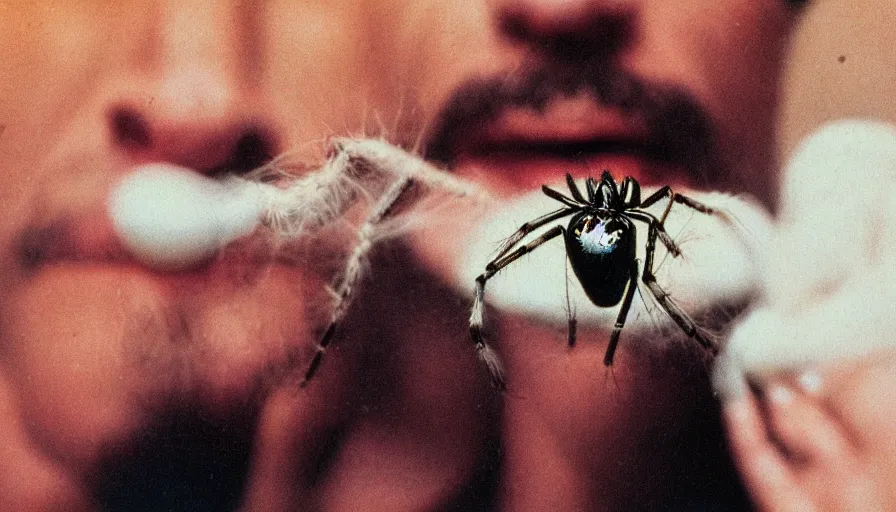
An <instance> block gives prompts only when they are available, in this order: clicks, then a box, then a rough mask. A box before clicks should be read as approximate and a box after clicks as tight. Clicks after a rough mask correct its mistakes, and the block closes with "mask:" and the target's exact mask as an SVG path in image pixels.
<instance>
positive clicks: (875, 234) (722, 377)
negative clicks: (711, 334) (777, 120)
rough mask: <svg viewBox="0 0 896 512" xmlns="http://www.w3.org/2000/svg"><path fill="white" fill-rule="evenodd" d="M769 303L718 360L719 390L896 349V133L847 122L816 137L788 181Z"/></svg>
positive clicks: (766, 293)
mask: <svg viewBox="0 0 896 512" xmlns="http://www.w3.org/2000/svg"><path fill="white" fill-rule="evenodd" d="M783 178H784V182H783V189H782V192H783V194H782V203H781V214H780V219H779V222H778V225H777V226H776V232H775V235H774V238H773V239H772V240H771V241H770V242H769V243H767V244H766V245H765V249H766V250H765V251H764V254H765V256H766V257H765V258H764V259H763V273H762V274H763V279H762V292H763V296H762V299H761V301H760V303H759V305H758V307H757V308H756V309H755V310H754V311H753V312H752V313H751V314H750V315H749V316H748V317H747V318H746V319H745V320H744V321H743V322H742V323H741V324H740V325H739V326H738V328H737V329H736V330H735V331H734V333H733V335H732V336H731V338H730V340H729V342H728V346H727V348H726V350H725V351H724V352H723V354H722V355H721V359H720V362H719V366H718V369H717V372H716V386H717V388H718V389H719V391H720V392H722V393H723V394H725V393H727V394H736V393H738V392H740V391H741V390H742V389H743V386H744V382H745V380H747V379H752V380H753V381H761V380H762V379H763V378H764V377H766V376H768V375H769V374H772V373H775V372H779V371H782V370H792V369H798V368H800V367H804V366H807V365H812V364H815V363H820V362H825V361H831V360H834V359H838V358H849V357H856V356H862V355H867V354H869V353H871V352H873V351H875V350H878V349H881V348H884V347H896V336H894V335H893V333H894V332H896V130H894V129H893V127H892V126H890V125H886V124H882V123H874V122H866V121H841V122H838V123H835V124H832V125H828V126H826V127H824V128H822V129H821V130H819V131H818V132H816V133H815V134H814V135H812V136H810V137H809V138H808V139H806V141H804V143H803V144H802V145H801V146H800V148H798V150H797V152H796V153H795V155H794V157H793V158H792V160H791V161H790V163H789V165H788V166H787V168H786V170H785V174H784V176H783Z"/></svg>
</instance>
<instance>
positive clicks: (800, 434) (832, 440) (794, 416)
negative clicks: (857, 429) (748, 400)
mask: <svg viewBox="0 0 896 512" xmlns="http://www.w3.org/2000/svg"><path fill="white" fill-rule="evenodd" d="M764 397H765V400H764V402H765V405H766V418H767V424H768V426H769V430H770V434H771V436H772V437H773V438H774V440H775V441H776V442H777V443H779V445H780V447H781V448H782V449H783V451H784V453H785V455H786V456H788V457H789V458H790V459H791V462H793V463H796V464H797V465H803V466H829V465H832V464H833V465H836V466H842V465H844V464H847V463H849V462H851V461H852V460H853V457H854V449H853V447H852V446H851V441H850V439H849V438H848V436H847V435H846V432H845V431H844V430H843V428H842V427H841V426H840V425H839V423H838V421H837V419H836V418H834V417H833V416H832V415H831V414H830V413H829V412H828V411H826V409H825V408H824V405H823V403H822V402H821V401H820V400H819V399H818V398H816V397H814V396H812V395H809V394H807V393H802V392H797V391H796V390H795V389H794V387H792V386H791V385H789V384H786V383H784V382H783V381H776V382H774V383H772V384H770V385H769V386H768V387H767V388H766V392H765V393H764Z"/></svg>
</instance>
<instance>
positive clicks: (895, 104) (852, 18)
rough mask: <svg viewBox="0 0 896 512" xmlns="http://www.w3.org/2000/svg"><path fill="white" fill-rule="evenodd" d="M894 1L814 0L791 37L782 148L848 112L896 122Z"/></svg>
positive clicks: (783, 112)
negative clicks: (794, 35)
mask: <svg viewBox="0 0 896 512" xmlns="http://www.w3.org/2000/svg"><path fill="white" fill-rule="evenodd" d="M893 31H896V0H814V1H813V3H812V4H811V5H810V7H809V8H808V9H807V11H806V13H805V16H804V18H803V19H802V22H801V26H800V28H799V30H798V31H797V34H796V37H795V39H794V41H793V44H794V48H793V58H792V61H791V63H790V66H789V70H788V73H787V75H786V78H785V96H784V105H783V109H782V117H781V122H780V136H781V144H780V148H781V150H782V152H783V154H785V155H786V154H787V153H788V152H789V151H790V150H791V149H792V148H793V147H794V145H795V144H796V143H797V142H798V141H799V140H800V139H801V138H802V137H803V136H805V135H806V134H808V133H809V132H810V131H811V130H812V129H813V128H814V127H816V126H818V125H819V124H821V123H824V122H825V121H828V120H831V119H837V118H841V117H846V116H861V117H873V118H876V119H886V120H889V121H893V122H896V45H894V42H896V36H894V35H892V32H893Z"/></svg>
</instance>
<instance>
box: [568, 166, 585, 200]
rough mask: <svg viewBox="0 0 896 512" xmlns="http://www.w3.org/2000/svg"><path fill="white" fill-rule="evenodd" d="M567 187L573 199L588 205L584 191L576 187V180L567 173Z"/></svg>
mask: <svg viewBox="0 0 896 512" xmlns="http://www.w3.org/2000/svg"><path fill="white" fill-rule="evenodd" d="M566 186H567V187H569V193H570V194H572V198H573V199H575V200H576V201H578V202H580V203H587V202H588V201H587V200H585V196H583V195H582V191H581V190H579V186H578V185H576V180H574V179H573V178H572V174H569V173H566Z"/></svg>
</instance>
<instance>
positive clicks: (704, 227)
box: [455, 185, 770, 333]
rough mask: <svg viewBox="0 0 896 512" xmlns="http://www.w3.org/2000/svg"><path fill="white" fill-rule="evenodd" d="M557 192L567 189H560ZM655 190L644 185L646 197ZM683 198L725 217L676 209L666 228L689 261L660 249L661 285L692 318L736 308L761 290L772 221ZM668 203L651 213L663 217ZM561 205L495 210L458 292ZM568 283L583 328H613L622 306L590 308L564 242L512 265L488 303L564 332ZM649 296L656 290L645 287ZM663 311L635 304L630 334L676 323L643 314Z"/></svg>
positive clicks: (741, 204)
mask: <svg viewBox="0 0 896 512" xmlns="http://www.w3.org/2000/svg"><path fill="white" fill-rule="evenodd" d="M554 188H555V189H556V190H561V191H562V190H565V185H557V186H555V187H554ZM654 190H655V188H651V187H645V189H644V190H643V191H642V195H643V196H644V197H647V196H648V195H649V194H650V193H652V192H653V191H654ZM676 191H677V192H679V193H683V194H685V195H688V196H689V197H691V198H693V199H695V200H697V201H701V202H703V203H705V204H707V205H709V206H712V207H714V208H717V209H719V210H720V211H721V212H722V215H720V216H709V215H706V214H703V213H700V212H697V211H695V210H693V209H691V208H689V207H687V206H684V205H681V204H675V205H674V206H673V207H672V211H671V213H670V215H669V217H668V219H667V220H666V229H667V231H668V232H669V234H670V235H671V236H672V238H674V239H675V241H676V243H678V245H679V247H680V248H681V251H682V256H681V257H679V258H674V257H672V256H671V255H668V254H667V252H666V249H665V248H664V247H663V246H662V244H661V243H659V242H658V243H657V252H656V257H655V258H656V259H655V262H654V267H655V268H654V270H655V273H656V276H657V280H658V282H659V284H660V286H662V287H663V288H665V289H666V290H667V291H668V292H669V293H670V294H671V296H672V297H673V298H674V299H675V300H676V302H678V303H679V305H681V306H682V308H683V309H684V310H685V311H687V312H688V313H691V314H696V313H698V312H700V311H703V310H705V309H706V308H708V307H711V306H714V305H716V304H718V303H719V302H720V301H722V302H737V301H738V300H740V299H742V298H744V297H746V296H747V295H748V294H751V293H753V292H755V290H756V286H757V283H758V279H759V277H758V273H757V268H756V266H755V265H754V262H755V260H756V258H755V255H754V254H753V252H754V251H756V250H761V248H762V245H763V244H764V239H765V237H766V236H767V232H768V230H769V229H770V228H769V226H770V224H769V222H770V221H769V219H768V216H767V215H766V213H765V212H764V210H763V209H762V208H761V207H759V206H758V205H757V204H756V203H754V202H752V201H750V200H748V199H746V198H740V197H732V196H730V195H725V194H721V193H695V192H691V191H688V190H676ZM665 204H666V203H665V201H660V203H658V204H657V205H655V206H653V207H651V208H650V209H649V210H650V211H653V212H655V213H656V214H657V215H661V214H662V211H663V208H664V207H665ZM560 206H562V205H561V204H560V203H558V202H557V201H555V200H553V199H551V198H549V197H547V196H546V195H544V194H543V193H542V192H541V191H540V190H538V191H534V192H531V193H529V194H527V195H525V196H523V197H521V198H519V199H517V200H514V201H512V202H508V203H505V204H501V205H497V206H495V207H493V208H492V210H491V212H492V213H491V214H490V216H489V217H488V218H486V219H484V220H483V221H482V222H480V224H479V225H478V226H477V227H476V229H475V230H473V232H472V233H470V234H469V237H468V239H467V242H466V246H465V249H464V251H462V254H461V258H462V260H461V261H459V262H458V265H457V266H456V268H455V281H456V283H457V284H458V287H459V288H460V289H463V290H469V289H471V288H472V286H473V282H474V280H475V278H476V276H477V275H479V274H480V273H482V272H483V271H484V270H485V266H486V263H488V261H489V259H490V257H493V256H494V255H495V251H496V250H497V248H498V247H500V246H501V242H502V241H503V240H504V239H505V238H507V237H509V236H510V235H511V234H513V233H514V232H515V231H516V230H517V229H518V228H519V227H520V225H522V224H523V223H525V222H527V221H530V220H532V219H535V218H537V217H538V216H540V215H543V214H545V213H547V212H550V211H553V210H556V209H557V208H559V207H560ZM568 222H569V218H565V219H561V220H558V221H556V222H552V223H550V224H549V225H548V226H545V227H544V228H541V229H539V230H538V231H537V232H536V233H532V234H530V235H529V236H528V237H527V240H529V239H532V238H534V237H536V236H537V235H538V234H540V233H541V232H543V231H544V230H546V229H549V228H550V227H552V226H554V225H556V224H563V225H564V226H565V225H566V224H567V223H568ZM635 225H636V229H637V230H638V232H637V234H638V258H639V259H640V261H641V263H642V264H643V262H644V246H645V244H646V238H647V231H648V230H647V225H646V224H644V223H641V222H636V223H635ZM567 278H569V294H570V300H571V302H572V303H573V307H574V310H575V313H576V318H577V320H578V323H579V325H580V326H586V327H587V326H588V325H594V326H603V327H607V326H612V325H613V322H615V320H616V315H617V313H618V308H599V307H596V306H594V305H593V304H591V302H590V301H589V300H588V298H587V297H586V296H585V293H584V291H583V290H582V287H581V285H580V284H579V283H578V281H577V280H576V279H575V276H574V275H573V273H572V270H571V269H569V270H567V263H566V249H565V245H564V242H563V240H562V238H561V237H558V238H556V239H554V240H551V241H549V242H547V243H546V244H544V245H542V246H540V247H538V248H537V249H535V250H534V251H532V252H531V253H529V254H527V255H525V256H523V257H522V258H520V259H519V260H517V261H515V262H513V263H511V264H510V265H509V266H507V268H505V269H504V270H502V271H501V272H500V273H499V274H498V275H496V276H495V277H494V278H493V279H491V280H490V281H489V282H488V287H487V290H486V293H485V297H486V300H487V302H488V303H490V304H492V305H493V306H496V307H498V308H499V309H504V310H507V311H512V312H515V313H518V314H524V315H527V316H530V317H536V318H539V319H541V320H543V321H546V322H549V323H551V324H556V325H558V326H565V325H566V324H567V311H566V308H567V306H566V299H565V294H566V283H567ZM644 295H646V296H649V292H648V291H647V290H646V288H645V289H644ZM648 306H649V309H650V310H651V311H654V310H656V306H655V305H654V304H653V301H652V300H651V299H649V298H647V299H646V303H645V301H644V300H641V299H640V298H638V297H636V298H635V301H634V303H633V305H632V310H631V313H630V315H629V320H628V322H627V323H626V327H625V329H626V332H629V333H632V332H636V331H637V330H638V329H644V328H646V329H656V328H657V326H658V325H657V324H663V323H665V322H668V325H670V326H673V325H674V324H673V323H672V320H671V319H669V318H668V315H666V314H665V313H663V312H655V313H653V314H643V313H644V312H645V311H646V310H647V309H648Z"/></svg>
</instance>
